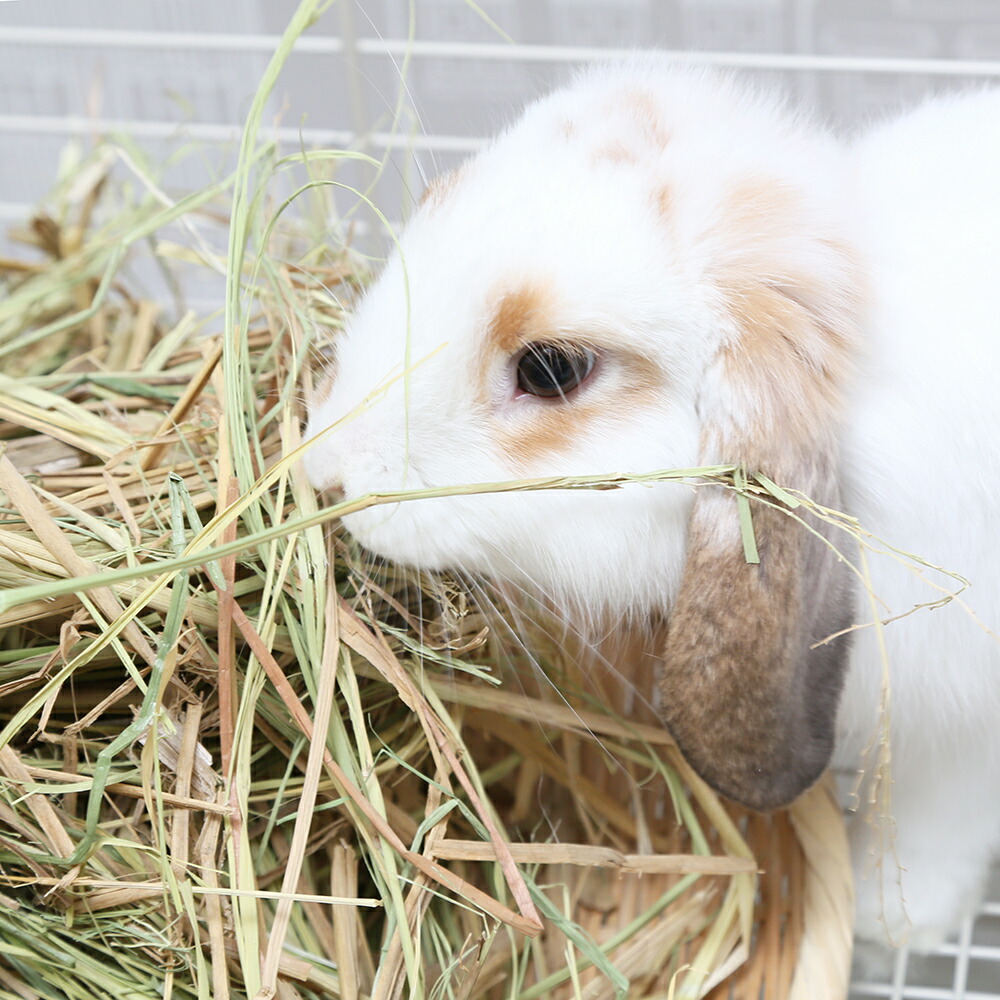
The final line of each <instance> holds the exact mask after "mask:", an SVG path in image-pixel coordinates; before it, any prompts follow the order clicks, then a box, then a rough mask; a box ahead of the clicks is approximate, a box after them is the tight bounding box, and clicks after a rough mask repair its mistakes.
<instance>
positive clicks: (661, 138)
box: [623, 90, 670, 149]
mask: <svg viewBox="0 0 1000 1000" xmlns="http://www.w3.org/2000/svg"><path fill="white" fill-rule="evenodd" d="M623 104H624V107H625V110H626V112H627V113H628V114H630V115H631V116H632V118H633V119H634V120H635V121H636V122H638V124H639V126H640V127H641V129H642V132H643V135H644V136H645V138H646V139H648V140H649V141H650V142H651V143H652V144H653V145H654V146H656V147H657V148H658V149H662V148H663V147H664V146H666V145H667V143H668V142H670V133H669V132H668V131H667V129H666V127H665V126H664V124H663V117H662V115H661V112H660V107H659V105H658V104H657V101H656V97H655V96H654V95H653V94H651V93H650V92H649V91H646V90H627V91H625V94H624V100H623Z"/></svg>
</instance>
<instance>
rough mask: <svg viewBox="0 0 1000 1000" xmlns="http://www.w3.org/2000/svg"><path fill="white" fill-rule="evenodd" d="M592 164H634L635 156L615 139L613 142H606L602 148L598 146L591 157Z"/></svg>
mask: <svg viewBox="0 0 1000 1000" xmlns="http://www.w3.org/2000/svg"><path fill="white" fill-rule="evenodd" d="M592 160H593V162H594V163H600V162H602V161H603V162H605V163H635V161H636V156H635V153H633V152H632V150H631V149H629V148H628V146H626V145H625V143H623V142H619V141H618V140H617V139H616V140H614V141H613V142H606V143H605V144H604V145H603V146H598V147H597V149H595V150H594V152H593V155H592Z"/></svg>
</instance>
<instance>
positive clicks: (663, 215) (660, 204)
mask: <svg viewBox="0 0 1000 1000" xmlns="http://www.w3.org/2000/svg"><path fill="white" fill-rule="evenodd" d="M653 201H654V204H655V205H656V212H657V214H658V215H659V216H660V219H661V221H663V222H666V223H672V222H673V220H674V190H673V188H672V187H670V185H669V184H662V185H661V186H660V187H659V188H658V189H657V191H656V193H655V195H654V198H653Z"/></svg>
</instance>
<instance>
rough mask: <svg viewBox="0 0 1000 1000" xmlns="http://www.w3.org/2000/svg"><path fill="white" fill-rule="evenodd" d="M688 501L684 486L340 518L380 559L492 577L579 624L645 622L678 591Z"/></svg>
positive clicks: (386, 509) (544, 495) (411, 505)
mask: <svg viewBox="0 0 1000 1000" xmlns="http://www.w3.org/2000/svg"><path fill="white" fill-rule="evenodd" d="M690 506H691V497H690V494H689V492H688V491H687V490H685V489H683V488H682V487H679V486H678V484H659V485H658V486H656V487H645V486H629V487H626V488H625V489H620V490H615V491H610V492H594V491H585V492H583V491H566V490H558V491H552V492H532V493H508V494H489V495H480V496H462V497H454V496H451V497H434V498H421V499H419V500H414V501H407V502H405V503H401V504H386V505H380V506H377V507H372V508H369V509H367V510H363V511H358V512H356V513H353V514H349V515H347V516H345V517H344V525H345V527H346V528H347V530H348V531H349V532H350V533H351V534H352V535H353V536H354V537H355V538H356V539H357V541H358V542H360V543H361V545H362V546H364V548H366V549H367V550H369V551H370V552H371V553H372V554H374V555H375V556H380V557H383V558H385V559H388V560H391V561H392V562H396V563H401V564H403V565H406V566H410V567H412V568H415V569H421V570H431V571H446V572H456V573H459V574H462V575H468V576H470V577H476V578H487V579H489V580H491V581H492V582H493V583H495V584H498V585H500V586H501V587H502V588H503V589H505V590H507V591H508V592H516V593H520V594H522V595H526V596H528V597H530V598H533V599H541V600H545V601H548V602H551V603H552V604H554V605H556V606H557V607H558V608H560V609H561V610H564V611H566V612H567V613H570V614H572V616H573V617H577V616H579V617H580V618H581V619H585V620H591V621H597V620H599V619H606V618H608V617H609V616H613V617H616V618H618V617H623V616H624V617H630V618H636V619H641V620H646V619H648V618H650V617H651V616H654V615H658V614H662V613H665V612H666V611H668V610H669V607H670V605H671V604H672V602H673V597H674V595H675V594H676V592H677V590H678V588H679V586H680V576H681V571H682V567H683V561H684V560H683V550H684V544H685V543H684V526H685V525H686V523H687V519H688V517H689V513H690Z"/></svg>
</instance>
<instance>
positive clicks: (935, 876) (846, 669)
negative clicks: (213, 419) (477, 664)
mask: <svg viewBox="0 0 1000 1000" xmlns="http://www.w3.org/2000/svg"><path fill="white" fill-rule="evenodd" d="M998 317H1000V93H990V92H982V93H976V94H969V95H963V96H959V97H949V98H943V99H939V100H937V101H934V102H931V103H929V104H927V105H925V106H924V107H922V108H920V109H918V110H916V111H914V112H912V113H910V114H908V115H906V116H904V117H902V118H900V119H897V120H896V121H894V122H890V123H888V124H886V125H882V126H878V127H876V128H874V129H872V130H870V131H869V132H868V133H866V134H865V135H863V136H861V137H860V138H858V139H857V140H855V141H853V142H851V143H846V142H843V141H841V140H838V139H836V138H834V137H832V136H831V135H830V134H829V133H828V132H827V131H826V130H824V129H822V128H820V127H817V126H816V125H815V124H814V123H811V122H809V121H807V120H805V119H804V118H801V117H799V116H797V115H794V114H792V113H790V112H789V111H788V110H787V109H785V108H784V107H783V105H782V104H781V102H780V101H777V100H775V99H773V98H771V97H769V96H766V95H761V94H758V93H755V92H754V91H752V90H750V89H749V88H747V87H746V86H745V85H744V84H742V83H740V82H738V81H735V80H733V79H731V78H729V77H726V76H722V75H716V74H711V73H703V72H698V71H691V70H680V69H677V68H673V67H669V66H664V65H663V64H661V63H659V62H657V61H643V60H639V61H635V62H632V63H628V64H624V65H620V66H615V67H606V68H602V69H600V70H597V71H592V72H590V73H588V74H586V75H584V76H582V77H581V78H580V79H579V80H578V81H577V82H575V83H574V84H573V85H571V86H570V87H568V88H566V89H564V90H561V91H557V92H555V93H553V94H551V95H549V96H548V97H546V98H544V99H542V100H541V101H539V102H537V103H536V104H534V105H532V106H531V107H529V108H528V110H527V111H526V113H525V114H524V116H523V117H522V118H521V119H520V121H519V122H518V123H516V124H515V125H513V126H512V127H511V128H510V129H509V130H508V131H507V132H506V133H504V134H502V135H501V136H500V137H499V138H498V139H497V140H495V141H494V142H493V143H492V144H491V145H490V146H488V147H487V148H486V149H485V150H484V151H483V152H482V153H481V154H479V155H478V156H477V157H475V158H473V159H471V160H470V161H469V162H467V163H466V164H465V165H464V166H463V167H461V168H459V170H458V171H457V172H455V173H453V174H451V175H447V176H446V177H444V178H442V179H439V180H438V181H436V182H435V183H433V184H432V185H431V187H430V188H429V191H428V194H427V196H426V197H425V200H424V202H423V204H422V205H421V207H420V209H419V211H418V212H417V213H416V214H415V216H414V218H413V219H412V221H411V223H410V224H409V226H408V228H407V230H406V232H405V233H404V235H403V236H402V238H401V241H400V247H399V250H398V251H397V252H396V253H394V254H393V255H392V256H391V257H390V259H389V261H388V262H387V264H386V266H385V268H384V270H383V272H382V275H381V276H380V278H379V279H378V281H377V282H376V283H375V285H374V286H373V287H372V288H371V289H370V291H369V292H368V294H367V295H366V297H365V298H364V300H363V301H362V302H361V304H360V305H359V308H358V311H357V313H356V315H355V317H354V319H353V320H352V323H351V325H350V328H349V329H348V330H347V331H346V333H345V334H344V335H343V337H342V339H341V340H340V341H339V342H338V354H337V358H336V363H335V369H334V372H333V377H332V379H331V381H330V385H329V391H328V393H327V395H326V397H325V398H324V399H323V400H321V401H320V402H319V403H318V405H317V406H316V407H315V410H314V412H313V414H312V417H311V420H310V426H309V428H308V430H307V434H308V435H309V436H310V437H315V436H317V435H319V436H320V437H319V440H317V441H316V442H315V443H314V444H313V446H312V447H311V449H310V451H309V452H308V453H307V458H306V464H307V470H308V472H309V474H310V477H311V479H312V481H313V482H314V483H315V484H316V485H317V486H318V487H327V486H332V485H338V486H340V487H341V488H343V489H344V490H345V492H346V493H347V495H348V496H360V495H363V494H366V493H378V492H385V491H391V490H399V489H427V488H437V487H448V486H454V485H459V484H467V483H477V482H484V483H498V482H507V481H511V480H519V479H524V478H531V477H542V476H553V477H558V476H568V475H592V474H600V473H614V472H645V471H653V470H657V469H668V468H682V469H683V468H693V467H698V466H704V465H713V464H733V463H742V464H744V465H746V466H747V467H749V468H750V469H751V470H752V471H760V472H763V473H764V474H766V475H767V476H768V477H769V478H771V479H773V480H774V481H776V482H778V483H779V484H781V485H783V486H787V487H791V488H795V489H799V490H801V491H802V492H804V493H806V494H807V495H809V496H811V497H813V498H814V499H815V500H817V501H819V502H820V503H824V504H826V505H828V506H830V507H832V508H836V509H841V510H844V511H846V512H847V513H849V514H851V515H854V516H856V517H857V518H858V520H859V521H860V523H861V525H862V526H863V527H864V528H865V529H866V530H868V531H870V532H872V533H873V534H874V535H876V536H878V537H880V538H883V539H885V540H886V541H888V542H891V543H892V544H893V545H896V546H898V547H899V548H901V549H902V550H905V551H907V552H911V553H914V554H916V555H918V556H920V557H922V558H924V559H926V560H928V561H929V562H930V563H932V564H935V565H939V566H942V567H944V568H946V569H948V570H951V571H954V572H956V573H959V574H961V575H962V576H963V577H965V578H967V579H968V580H970V581H971V583H972V588H971V589H970V590H969V591H968V593H967V594H965V595H963V601H964V602H966V603H967V606H966V604H962V605H960V604H959V603H957V602H953V603H951V604H948V605H947V606H944V607H941V608H937V609H934V610H920V611H918V612H916V613H914V614H912V615H909V616H907V617H904V618H902V619H901V620H899V621H894V622H892V623H890V624H887V625H886V626H885V627H884V628H882V629H876V628H873V627H868V628H862V629H859V630H856V631H854V632H853V634H850V635H848V636H845V637H841V638H839V639H836V640H834V641H833V642H830V643H826V644H824V645H822V646H817V645H816V644H817V643H818V642H820V640H822V639H824V638H826V637H828V636H830V635H831V634H833V633H837V632H840V631H841V630H842V629H846V628H848V627H849V626H850V625H852V624H855V623H864V622H871V621H872V620H873V618H874V617H875V615H876V614H878V615H879V616H880V617H882V618H890V617H893V616H896V615H900V614H902V613H904V612H906V611H909V610H910V609H911V608H912V607H914V606H915V605H918V604H923V603H927V602H929V601H933V600H935V598H936V597H939V596H941V595H940V593H939V592H938V591H935V590H933V589H932V588H930V587H929V585H928V583H927V581H926V580H924V579H922V578H921V577H920V576H919V575H917V574H915V573H914V572H913V571H912V570H911V569H909V568H907V567H906V566H904V565H903V564H901V563H900V562H897V561H896V560H894V559H893V558H891V557H890V556H885V555H871V556H870V557H869V559H868V563H869V568H870V573H871V581H872V585H873V591H874V592H875V593H876V594H877V595H878V596H879V598H880V599H881V600H882V601H883V602H884V604H881V605H878V606H877V610H876V608H874V607H873V606H872V605H871V602H870V600H869V597H868V595H867V593H866V592H865V590H864V588H863V587H862V586H860V585H859V584H858V581H857V580H856V579H855V577H854V576H853V574H851V573H850V572H849V571H848V570H847V569H846V568H845V567H844V565H843V564H842V563H841V562H839V561H838V560H837V559H836V558H835V557H834V556H833V555H832V554H831V550H830V549H829V547H828V546H827V545H826V544H825V542H824V539H827V540H829V541H830V542H831V543H833V544H835V545H838V546H840V547H842V548H844V549H845V554H846V555H848V556H849V557H850V558H852V559H855V558H856V552H855V551H854V550H853V549H852V550H851V551H847V548H845V546H849V542H847V541H845V539H844V537H843V536H835V535H834V534H833V533H831V530H830V529H829V528H827V527H826V526H825V525H824V524H823V523H821V522H820V521H816V520H812V521H810V520H809V518H805V520H806V521H807V522H808V526H809V527H811V528H812V529H813V531H812V532H809V531H807V530H805V529H804V528H803V527H802V526H801V525H800V524H797V523H796V522H795V521H793V520H792V519H791V518H789V517H788V516H787V514H786V513H785V512H783V511H774V510H773V509H770V508H767V507H764V506H762V505H757V504H754V526H755V532H756V534H757V536H758V542H759V544H760V548H761V564H760V566H759V567H757V566H748V565H747V564H746V561H745V559H744V556H743V548H742V543H741V534H740V528H739V519H738V516H737V510H736V504H735V500H734V499H733V497H732V496H731V495H730V494H728V493H725V492H723V491H721V490H720V489H719V488H717V487H698V488H697V489H696V490H692V489H690V488H687V487H685V486H683V485H680V484H676V483H657V484H655V485H652V486H651V485H646V484H636V485H629V486H627V487H625V488H622V489H617V490H602V491H594V490H547V491H546V490H542V491H532V492H497V493H485V494H482V495H469V496H444V497H440V496H438V497H431V498H429V499H426V498H425V499H420V500H417V501H407V502H405V503H400V504H389V505H379V506H374V507H371V508H370V509H367V510H363V511H359V512H357V513H354V514H351V515H349V516H348V517H347V518H345V523H346V525H347V527H348V528H349V529H350V530H351V531H352V532H353V533H354V534H355V535H356V536H357V537H358V538H359V539H360V540H361V541H362V542H363V543H364V544H365V545H366V546H368V547H369V548H370V549H372V550H373V551H375V552H376V553H378V554H381V555H384V556H387V557H389V558H392V559H395V560H398V561H401V562H405V563H410V564H412V565H416V566H420V567H423V568H429V569H452V570H459V571H462V572H466V573H470V574H476V575H482V576H486V577H491V578H494V579H498V580H502V581H505V582H507V583H508V584H509V585H513V586H517V587H524V588H525V589H527V590H530V591H532V592H535V593H540V594H543V595H545V596H547V597H549V598H551V599H553V600H554V601H556V602H557V603H558V604H560V605H561V606H563V607H564V608H565V609H566V613H567V614H568V615H570V616H573V617H574V618H576V619H577V620H580V621H582V622H586V621H588V620H589V621H598V620H606V619H607V617H608V616H612V617H615V616H617V617H618V618H622V617H624V618H629V617H632V618H637V619H646V618H650V617H656V616H661V617H665V618H666V620H667V622H668V625H669V638H668V641H667V645H666V648H665V649H664V650H663V674H664V680H663V686H662V689H661V691H660V692H659V693H658V695H657V696H658V697H659V699H660V705H661V714H662V717H663V718H664V721H665V724H666V725H667V726H668V727H669V728H670V729H671V731H672V732H673V733H674V735H675V737H676V738H677V739H678V743H679V745H680V746H681V748H682V749H683V750H684V752H685V753H686V754H687V755H688V757H689V759H690V760H691V762H692V764H693V765H694V766H695V768H696V769H697V770H699V771H700V773H702V774H703V776H705V777H706V779H707V780H708V781H709V782H710V783H712V784H713V785H715V786H716V787H717V788H719V789H720V790H721V791H723V792H724V793H725V794H728V795H730V796H732V797H734V798H737V799H739V800H741V801H745V802H748V803H749V804H751V805H754V806H757V807H761V808H769V807H772V806H774V805H778V804H781V803H783V802H786V801H788V800H790V799H791V798H793V797H794V795H795V794H796V793H797V792H798V791H801V790H802V788H804V787H806V786H807V785H808V784H809V783H810V782H811V781H812V780H814V779H815V777H817V776H818V774H819V773H820V772H821V771H822V769H823V768H824V767H825V766H826V765H827V764H828V763H829V762H830V760H831V753H832V754H833V758H832V759H833V762H834V763H835V764H837V765H838V766H839V767H841V768H843V769H845V770H846V771H848V772H849V773H857V772H858V771H859V769H863V768H867V771H866V773H867V774H868V775H869V780H868V782H867V783H866V784H863V785H862V787H861V797H860V803H859V804H857V809H856V811H855V813H854V814H853V817H852V819H851V824H852V827H853V829H852V844H853V847H854V850H855V867H856V872H857V876H858V880H857V893H858V904H857V905H858V933H859V934H861V935H862V936H865V937H868V938H871V939H873V940H884V939H885V937H886V935H887V934H888V936H889V938H890V940H893V941H899V940H902V939H903V938H904V937H907V936H908V937H909V939H910V941H911V942H912V943H914V944H916V945H918V946H921V945H923V946H930V945H932V944H934V943H935V942H937V941H938V940H940V939H941V937H942V936H943V935H945V934H947V933H949V932H950V931H951V930H952V929H954V927H955V926H956V924H957V922H958V920H959V919H960V918H961V916H962V915H963V914H964V913H966V912H968V911H969V909H970V908H971V907H972V906H974V904H975V902H976V900H977V898H978V896H979V893H980V889H981V885H982V882H983V878H984V875H985V872H986V870H987V867H988V865H989V861H990V858H991V856H992V853H993V851H994V850H995V848H996V846H997V843H998V841H1000V794H997V792H998V779H1000V726H998V725H997V719H998V717H1000V642H998V640H997V638H996V637H995V636H994V635H992V634H990V633H989V632H988V630H987V629H988V628H992V629H994V630H996V629H997V627H998V624H1000V615H998V612H997V609H998V607H1000V560H998V559H997V554H998V553H1000V544H998V543H1000V538H998V535H1000V519H998V518H997V516H996V514H997V511H998V505H997V499H996V485H997V484H998V483H1000V393H998V392H997V388H996V385H995V382H996V378H997V375H998V374H1000V337H998V336H997V333H998V332H1000V331H998V326H1000V319H998ZM539 344H542V345H556V346H557V348H558V349H559V350H562V349H563V347H565V346H566V345H568V346H569V347H570V348H571V349H572V350H574V351H577V352H578V356H580V357H585V358H586V359H588V363H591V365H592V367H591V369H589V370H588V371H587V373H586V375H585V377H584V378H583V379H582V380H581V381H580V384H579V385H578V386H572V387H571V388H570V389H568V390H567V391H566V392H564V393H563V394H562V395H558V394H557V395H555V396H550V397H544V396H538V395H536V394H535V393H534V392H533V391H531V389H530V387H529V389H528V390H525V388H524V386H523V385H522V366H523V359H524V358H525V356H526V354H527V353H529V352H530V351H531V350H533V349H534V347H533V345H539ZM553 356H554V357H556V358H557V360H558V361H559V362H560V363H561V362H562V361H564V360H565V357H566V355H565V354H556V355H553ZM566 363H567V364H568V362H566ZM331 427H332V429H331ZM928 575H931V574H928ZM936 579H937V578H936ZM970 610H971V611H974V612H975V614H976V615H977V616H978V620H977V619H975V618H974V617H973V616H972V614H971V613H970ZM883 643H884V650H885V653H884V654H883V646H882V644H883ZM886 664H888V681H889V684H888V690H889V701H888V705H887V707H888V716H887V718H888V725H889V734H890V739H889V748H890V750H891V758H890V768H891V775H892V784H891V820H889V819H888V818H887V816H886V815H885V813H884V809H883V805H884V803H882V801H881V800H878V801H869V799H870V793H871V789H872V788H873V787H874V786H873V784H872V781H871V780H870V776H871V775H872V774H873V773H874V772H873V759H874V755H873V753H872V749H871V748H872V746H873V744H875V743H877V741H878V736H879V733H880V720H881V718H882V715H881V712H882V709H884V708H886V702H885V700H884V697H883V681H884V679H885V665H886ZM647 696H648V697H650V698H653V697H654V695H653V693H649V694H648V695H647ZM834 723H836V725H835V726H834ZM883 787H884V786H883Z"/></svg>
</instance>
